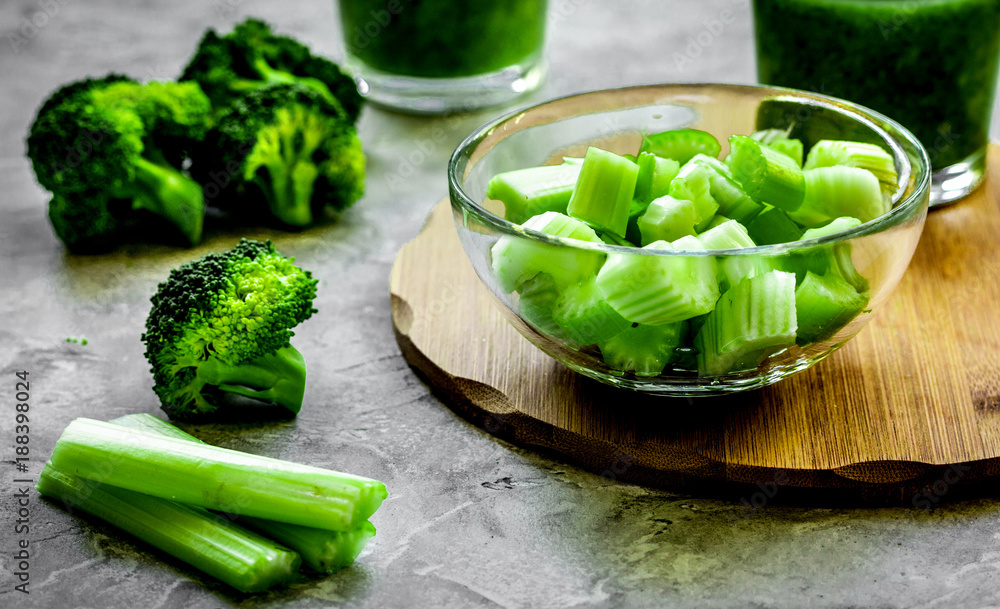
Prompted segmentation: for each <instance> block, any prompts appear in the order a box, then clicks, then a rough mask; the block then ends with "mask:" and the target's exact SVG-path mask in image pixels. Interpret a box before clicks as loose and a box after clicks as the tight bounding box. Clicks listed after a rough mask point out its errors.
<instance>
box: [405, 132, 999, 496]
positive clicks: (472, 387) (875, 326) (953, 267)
mask: <svg viewBox="0 0 1000 609" xmlns="http://www.w3.org/2000/svg"><path fill="white" fill-rule="evenodd" d="M989 157H990V158H989V173H990V175H991V176H992V177H991V178H989V179H987V181H986V184H985V185H984V186H983V187H981V188H980V189H979V190H978V191H977V192H976V193H975V194H974V195H972V196H971V197H969V198H968V199H966V200H964V201H962V202H960V203H958V204H956V205H952V206H950V207H947V208H944V209H940V210H935V211H933V212H931V213H930V215H929V216H928V219H927V224H926V227H925V229H924V233H923V236H922V237H921V241H920V244H919V245H918V247H917V251H916V254H915V255H914V258H913V261H912V263H911V265H910V267H909V269H908V270H907V272H906V274H905V275H904V277H903V279H902V281H901V282H900V285H899V287H898V288H897V289H896V291H895V292H894V293H893V295H892V296H891V297H890V298H889V300H888V302H887V303H886V304H885V306H884V307H883V308H882V310H880V311H878V312H877V313H876V315H875V316H874V318H873V320H872V321H871V323H870V324H869V325H868V326H867V327H866V328H865V329H864V330H862V331H861V333H860V334H859V335H858V336H857V337H855V338H854V339H853V340H851V341H850V342H849V343H848V344H847V345H846V346H845V347H843V348H842V349H841V350H840V351H838V352H836V353H834V354H833V355H832V356H830V357H829V358H827V359H826V360H824V361H822V362H820V363H819V364H817V365H816V366H814V367H813V368H811V369H809V370H806V371H805V372H802V373H799V374H797V375H795V376H793V377H791V378H789V379H787V380H785V381H782V382H780V383H778V384H776V385H772V386H771V387H768V388H765V389H762V390H759V391H754V392H748V393H744V394H737V395H735V396H730V397H725V398H699V399H696V400H688V399H665V398H651V397H646V396H642V395H638V394H635V393H631V392H626V391H620V390H614V389H611V388H608V387H605V386H604V385H601V384H600V383H597V382H596V381H592V380H590V379H587V378H584V377H582V376H580V375H578V374H576V373H574V372H571V371H570V370H568V369H567V368H565V367H563V366H562V365H560V364H558V363H556V362H555V361H554V360H552V359H551V358H549V357H548V356H547V355H545V354H543V353H542V352H541V351H539V350H538V349H536V348H535V347H534V346H533V345H531V343H529V342H528V341H527V340H526V339H524V338H523V337H522V336H521V335H520V334H519V333H518V332H517V331H516V330H515V329H514V328H513V327H512V326H511V325H510V323H509V322H508V321H507V318H505V317H504V316H503V315H502V314H501V313H500V311H499V308H498V306H497V304H496V303H495V302H492V301H493V297H492V296H491V295H490V294H489V292H488V291H487V290H486V289H485V287H484V286H483V285H482V284H481V283H480V281H479V279H478V278H477V277H476V275H475V272H474V271H473V270H472V267H471V266H470V265H469V263H468V260H467V259H466V257H465V255H464V252H463V251H462V248H461V245H460V243H459V240H458V236H457V234H456V232H455V229H454V226H453V222H452V216H451V208H450V205H449V204H448V203H447V202H446V201H445V202H442V203H441V204H439V205H438V206H437V207H436V208H435V209H434V211H433V212H432V214H431V216H430V218H429V219H428V221H427V224H426V226H425V227H424V228H423V230H422V231H421V233H420V235H419V236H418V237H417V238H415V239H414V240H413V241H411V242H410V243H408V244H407V245H406V246H404V247H403V249H402V250H401V251H400V252H399V254H398V256H397V258H396V262H395V265H394V266H393V270H392V279H391V294H392V314H393V321H394V324H395V327H396V336H397V340H398V342H399V345H400V348H401V349H402V352H403V354H404V355H405V357H406V358H407V360H408V361H409V362H410V364H411V365H412V366H413V367H415V368H416V369H417V370H419V371H420V372H421V373H422V374H423V375H424V376H425V377H426V378H427V379H428V381H429V382H430V383H431V384H432V385H433V386H434V387H435V388H436V389H437V390H438V392H439V393H440V394H441V395H442V396H443V397H444V398H445V401H446V403H448V404H449V406H451V407H452V408H453V409H454V410H455V411H456V412H458V413H459V414H461V415H462V416H464V417H465V418H467V419H469V420H470V421H472V422H474V423H475V424H477V425H479V426H480V427H482V428H484V429H486V430H487V431H489V432H491V433H494V434H496V435H498V436H501V437H503V438H505V439H508V440H510V441H513V442H515V443H518V444H522V445H528V446H535V447H539V448H543V449H547V450H550V451H555V452H556V453H559V454H561V455H564V456H565V457H568V458H570V459H572V460H574V461H576V462H577V463H579V464H581V465H583V466H584V467H587V468H589V469H591V470H594V471H596V472H599V473H603V474H605V475H607V476H609V477H614V478H619V479H624V480H629V481H633V482H637V483H641V484H648V485H654V486H665V485H672V484H677V483H679V482H683V481H684V480H689V479H691V478H692V477H693V478H695V479H710V480H725V481H730V482H744V483H746V482H754V483H759V482H775V483H777V484H779V485H787V486H794V487H812V488H851V487H855V488H857V487H859V486H860V487H865V486H871V485H886V484H888V485H899V484H900V483H903V482H907V481H909V482H913V481H916V480H924V479H928V477H931V478H933V477H934V476H939V475H942V471H943V469H942V468H944V467H945V466H954V465H955V464H958V468H956V469H953V470H952V474H951V476H952V477H953V478H954V477H956V476H957V477H960V478H962V479H963V480H967V481H971V480H975V479H982V478H986V477H992V476H996V475H1000V240H998V239H997V235H1000V148H998V147H996V146H991V150H990V155H989Z"/></svg>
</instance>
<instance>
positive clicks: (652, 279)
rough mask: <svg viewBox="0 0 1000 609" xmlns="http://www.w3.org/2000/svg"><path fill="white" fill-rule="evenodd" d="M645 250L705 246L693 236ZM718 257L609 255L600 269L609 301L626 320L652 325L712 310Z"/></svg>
mask: <svg viewBox="0 0 1000 609" xmlns="http://www.w3.org/2000/svg"><path fill="white" fill-rule="evenodd" d="M643 249H671V250H704V249H705V248H704V247H702V245H701V243H700V242H699V241H698V240H697V239H696V238H694V237H682V238H681V239H678V240H677V241H675V242H674V243H672V244H671V243H668V242H666V241H657V242H655V243H651V244H649V245H647V246H646V247H644V248H643ZM715 273H716V267H715V258H714V257H713V256H681V255H678V256H650V255H644V254H619V253H615V254H610V255H608V259H607V262H605V263H604V266H602V267H601V270H600V272H599V273H598V274H597V286H598V287H599V288H600V289H601V292H602V293H603V294H604V298H605V299H606V300H607V301H608V304H610V305H611V307H612V308H613V309H614V310H615V311H617V312H618V314H619V315H621V316H622V317H624V318H625V319H627V320H629V321H631V322H635V323H640V324H648V325H659V324H667V323H674V322H678V321H683V320H685V319H688V318H690V317H694V316H695V315H701V314H703V313H707V312H709V311H711V310H712V308H713V307H714V306H715V301H716V300H718V298H719V284H718V281H717V280H716V277H715Z"/></svg>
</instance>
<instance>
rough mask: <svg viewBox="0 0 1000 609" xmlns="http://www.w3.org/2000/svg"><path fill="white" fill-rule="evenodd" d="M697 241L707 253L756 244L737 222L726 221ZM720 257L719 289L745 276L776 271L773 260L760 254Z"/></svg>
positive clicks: (774, 259)
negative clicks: (708, 251)
mask: <svg viewBox="0 0 1000 609" xmlns="http://www.w3.org/2000/svg"><path fill="white" fill-rule="evenodd" d="M698 240H699V241H701V244H702V245H704V246H705V249H708V250H723V249H738V248H745V247H753V246H754V245H755V243H754V242H753V239H751V238H750V235H749V234H748V233H747V229H746V228H745V227H744V226H743V225H742V224H740V223H739V222H737V221H736V220H728V221H726V222H723V223H722V224H719V225H718V226H715V227H712V228H710V229H709V230H707V231H705V232H704V233H702V234H700V235H698ZM719 258H720V260H719V261H718V268H719V285H720V288H721V289H722V290H728V289H729V288H730V287H732V286H734V285H736V284H738V283H739V282H740V281H742V280H743V279H744V278H746V277H753V276H755V275H760V274H763V273H767V272H770V271H773V270H776V269H777V268H778V261H777V259H776V258H774V257H770V256H764V255H761V254H734V255H726V256H719Z"/></svg>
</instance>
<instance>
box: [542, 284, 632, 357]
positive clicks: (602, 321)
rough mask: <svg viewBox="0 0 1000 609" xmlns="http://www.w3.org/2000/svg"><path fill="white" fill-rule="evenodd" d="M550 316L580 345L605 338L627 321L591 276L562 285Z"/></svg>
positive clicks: (623, 326) (597, 341) (626, 326)
mask: <svg viewBox="0 0 1000 609" xmlns="http://www.w3.org/2000/svg"><path fill="white" fill-rule="evenodd" d="M552 317H553V319H555V321H556V322H557V323H558V324H559V325H560V326H561V327H562V328H563V329H564V330H565V333H566V335H567V336H568V337H569V338H570V340H572V341H573V342H575V343H577V344H578V345H581V346H587V345H593V344H597V343H599V342H601V341H604V340H607V339H609V338H611V337H612V336H614V335H616V334H618V333H620V332H622V331H623V330H625V328H628V327H629V325H631V324H630V323H629V322H628V321H627V320H626V319H625V318H624V317H622V316H621V315H619V314H618V313H617V312H616V311H615V310H614V309H613V308H611V305H609V304H608V302H607V300H605V299H604V294H603V293H602V292H601V290H600V288H599V287H598V286H597V280H596V278H593V277H592V278H590V279H588V280H587V281H584V282H582V283H578V284H576V285H573V286H570V287H568V288H566V290H564V291H563V292H562V293H561V294H560V295H559V297H558V299H557V300H556V301H555V303H554V306H553V309H552Z"/></svg>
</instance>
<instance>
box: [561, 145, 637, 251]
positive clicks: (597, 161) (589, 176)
mask: <svg viewBox="0 0 1000 609" xmlns="http://www.w3.org/2000/svg"><path fill="white" fill-rule="evenodd" d="M638 177H639V167H638V165H636V164H635V163H633V162H631V161H629V160H628V159H625V158H623V157H620V156H618V155H617V154H614V153H612V152H608V151H606V150H601V149H600V148H594V147H590V148H589V149H587V154H586V156H584V157H583V165H582V166H581V167H580V176H579V178H577V181H576V186H575V188H573V194H572V196H571V197H570V200H569V205H568V207H567V212H566V213H567V214H569V215H570V216H572V217H574V218H577V219H579V220H583V221H584V222H586V223H587V224H589V225H590V226H592V227H594V228H600V229H606V230H608V231H611V232H613V233H615V234H617V235H619V236H623V237H624V236H625V230H626V228H627V226H628V216H629V207H630V206H631V204H632V197H633V195H634V194H635V183H636V180H637V179H638Z"/></svg>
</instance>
